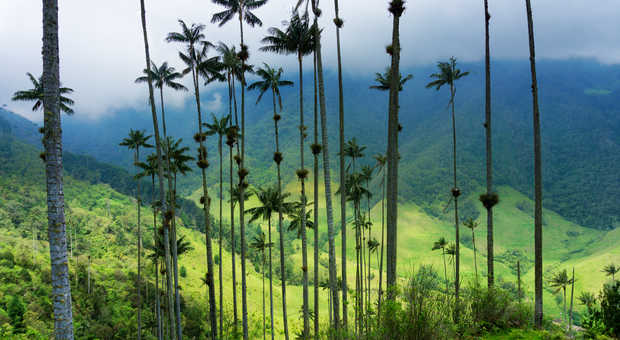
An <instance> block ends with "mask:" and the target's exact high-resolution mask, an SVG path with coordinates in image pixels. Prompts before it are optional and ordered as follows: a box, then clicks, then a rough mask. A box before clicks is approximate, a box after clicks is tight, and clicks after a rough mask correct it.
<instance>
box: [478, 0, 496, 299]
mask: <svg viewBox="0 0 620 340" xmlns="http://www.w3.org/2000/svg"><path fill="white" fill-rule="evenodd" d="M484 19H485V20H484V21H485V58H484V66H485V84H486V86H485V123H484V127H485V131H486V149H487V197H488V196H489V195H491V193H492V192H493V152H492V150H493V149H492V144H491V142H492V139H491V53H490V47H489V40H490V38H489V20H491V15H490V14H489V1H488V0H484ZM486 209H487V286H488V288H491V287H493V282H494V280H495V274H494V266H493V206H492V205H490V206H488V207H486ZM476 277H477V275H476Z"/></svg>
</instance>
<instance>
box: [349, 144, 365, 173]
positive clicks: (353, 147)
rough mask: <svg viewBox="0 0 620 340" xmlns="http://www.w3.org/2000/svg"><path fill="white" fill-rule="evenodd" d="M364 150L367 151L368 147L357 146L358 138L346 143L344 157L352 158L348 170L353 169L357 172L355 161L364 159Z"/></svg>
mask: <svg viewBox="0 0 620 340" xmlns="http://www.w3.org/2000/svg"><path fill="white" fill-rule="evenodd" d="M364 150H366V147H365V146H360V145H359V144H357V139H356V138H352V139H350V140H348V141H347V142H346V143H345V145H344V156H345V157H348V158H351V162H350V163H349V164H348V165H347V170H348V169H349V168H352V169H353V170H352V171H353V172H355V171H356V167H355V161H356V160H357V159H359V158H362V157H364Z"/></svg>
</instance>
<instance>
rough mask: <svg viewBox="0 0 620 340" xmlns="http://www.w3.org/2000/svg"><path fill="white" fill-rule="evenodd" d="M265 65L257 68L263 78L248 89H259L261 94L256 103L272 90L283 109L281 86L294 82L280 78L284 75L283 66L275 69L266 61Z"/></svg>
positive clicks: (258, 73)
mask: <svg viewBox="0 0 620 340" xmlns="http://www.w3.org/2000/svg"><path fill="white" fill-rule="evenodd" d="M263 66H264V67H262V68H259V69H258V70H256V75H258V76H259V77H260V78H261V79H262V80H258V81H256V82H254V83H252V84H250V85H249V86H248V90H255V89H258V90H259V92H260V94H259V95H258V98H257V99H256V103H257V104H258V102H259V101H260V100H261V99H262V98H263V95H264V94H265V92H267V91H268V90H272V91H273V92H274V94H275V96H276V98H277V99H278V103H279V105H280V110H282V96H281V95H280V87H281V86H292V85H293V82H292V81H289V80H283V79H280V78H281V77H282V72H284V71H283V70H282V68H281V67H280V68H279V69H277V70H276V69H275V68H273V67H271V66H269V65H267V64H266V63H264V64H263Z"/></svg>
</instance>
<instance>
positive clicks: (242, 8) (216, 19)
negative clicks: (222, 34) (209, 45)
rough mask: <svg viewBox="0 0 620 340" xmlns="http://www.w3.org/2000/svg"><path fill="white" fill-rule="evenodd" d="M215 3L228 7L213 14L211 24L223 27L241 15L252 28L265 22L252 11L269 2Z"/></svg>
mask: <svg viewBox="0 0 620 340" xmlns="http://www.w3.org/2000/svg"><path fill="white" fill-rule="evenodd" d="M212 1H213V3H215V4H218V5H222V6H224V7H226V10H224V11H222V12H218V13H215V14H213V17H212V18H211V23H214V24H215V23H219V26H220V27H221V26H223V25H224V24H226V23H227V22H228V21H230V20H231V19H232V18H233V17H234V16H235V15H236V14H241V16H242V17H243V20H244V21H245V22H246V23H247V24H248V25H250V26H252V27H254V26H256V25H258V26H262V25H263V22H262V21H261V20H260V19H259V18H258V17H257V16H256V15H254V13H252V12H251V11H253V10H255V9H257V8H259V7H261V6H262V5H264V4H266V3H267V0H212Z"/></svg>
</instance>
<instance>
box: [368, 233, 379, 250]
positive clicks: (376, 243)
mask: <svg viewBox="0 0 620 340" xmlns="http://www.w3.org/2000/svg"><path fill="white" fill-rule="evenodd" d="M380 245H381V243H379V241H377V239H376V238H374V237H373V238H372V239H370V240H368V250H369V251H370V252H371V253H374V252H376V251H377V249H378V247H379V246H380Z"/></svg>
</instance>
